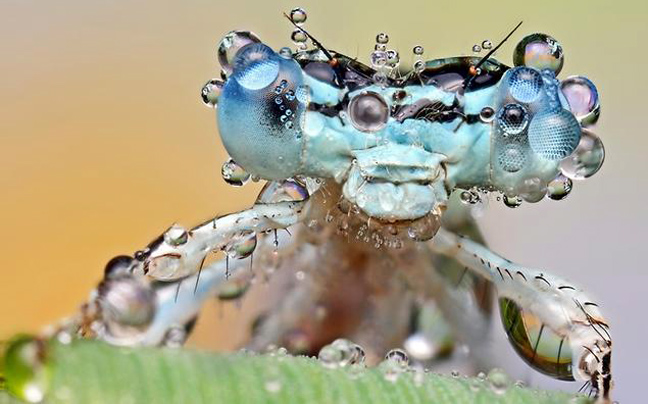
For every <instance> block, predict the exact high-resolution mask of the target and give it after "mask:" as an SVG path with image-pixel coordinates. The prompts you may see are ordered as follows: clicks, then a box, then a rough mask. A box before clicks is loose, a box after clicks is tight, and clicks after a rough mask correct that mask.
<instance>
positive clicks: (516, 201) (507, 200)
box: [502, 195, 522, 208]
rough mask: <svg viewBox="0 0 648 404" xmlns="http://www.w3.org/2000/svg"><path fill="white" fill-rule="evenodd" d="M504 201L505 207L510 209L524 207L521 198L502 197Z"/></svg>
mask: <svg viewBox="0 0 648 404" xmlns="http://www.w3.org/2000/svg"><path fill="white" fill-rule="evenodd" d="M502 201H504V205H506V206H508V207H509V208H517V207H518V206H520V205H522V198H520V197H519V196H507V195H504V197H502Z"/></svg>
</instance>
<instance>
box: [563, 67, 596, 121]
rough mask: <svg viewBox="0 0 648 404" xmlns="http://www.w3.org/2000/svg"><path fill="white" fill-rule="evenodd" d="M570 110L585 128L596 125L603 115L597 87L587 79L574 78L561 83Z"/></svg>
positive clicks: (581, 77)
mask: <svg viewBox="0 0 648 404" xmlns="http://www.w3.org/2000/svg"><path fill="white" fill-rule="evenodd" d="M560 89H561V91H562V93H563V95H564V96H565V98H566V99H567V103H568V104H569V110H570V111H571V112H572V113H573V114H574V116H575V117H576V119H578V122H580V124H581V125H583V126H589V125H594V124H595V123H596V121H598V118H599V115H600V113H601V104H600V103H599V96H598V91H597V89H596V86H594V83H592V82H591V81H590V80H589V79H588V78H587V77H583V76H572V77H568V78H566V79H565V80H563V81H562V82H561V83H560Z"/></svg>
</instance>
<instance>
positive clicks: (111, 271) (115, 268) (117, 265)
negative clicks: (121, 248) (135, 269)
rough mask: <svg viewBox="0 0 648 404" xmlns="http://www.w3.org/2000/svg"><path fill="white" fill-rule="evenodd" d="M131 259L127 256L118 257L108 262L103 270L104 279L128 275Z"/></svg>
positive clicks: (131, 263)
mask: <svg viewBox="0 0 648 404" xmlns="http://www.w3.org/2000/svg"><path fill="white" fill-rule="evenodd" d="M132 265H133V258H132V257H129V256H128V255H118V256H116V257H114V258H113V259H111V260H110V261H108V263H107V264H106V268H105V269H104V278H105V279H107V278H117V277H119V276H122V275H127V274H129V273H130V268H131V266H132Z"/></svg>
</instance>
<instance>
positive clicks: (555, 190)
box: [547, 174, 573, 201]
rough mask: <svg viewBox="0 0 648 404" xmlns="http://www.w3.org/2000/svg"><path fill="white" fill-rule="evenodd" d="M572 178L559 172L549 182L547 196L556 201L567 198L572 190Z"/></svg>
mask: <svg viewBox="0 0 648 404" xmlns="http://www.w3.org/2000/svg"><path fill="white" fill-rule="evenodd" d="M572 185H573V183H572V180H571V179H569V178H567V177H565V176H564V175H563V174H559V175H558V176H557V177H556V178H555V179H553V180H551V181H550V182H549V184H547V196H548V197H549V199H553V200H554V201H560V200H562V199H565V198H566V197H567V195H569V193H570V192H571V190H572Z"/></svg>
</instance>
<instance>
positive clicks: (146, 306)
mask: <svg viewBox="0 0 648 404" xmlns="http://www.w3.org/2000/svg"><path fill="white" fill-rule="evenodd" d="M98 290H99V296H98V301H99V305H100V307H101V313H102V318H103V321H104V322H105V323H106V326H107V327H108V330H109V331H110V332H111V333H112V334H113V335H114V336H118V337H119V336H127V335H130V334H132V333H136V332H137V331H136V330H142V329H144V328H146V327H148V325H149V324H151V321H153V317H154V316H155V306H156V304H155V292H154V291H153V289H151V287H150V286H149V285H148V284H147V283H145V282H143V281H141V280H140V279H136V278H133V277H131V276H123V277H120V278H117V279H109V280H105V281H103V282H102V283H101V284H100V285H99V288H98Z"/></svg>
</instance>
